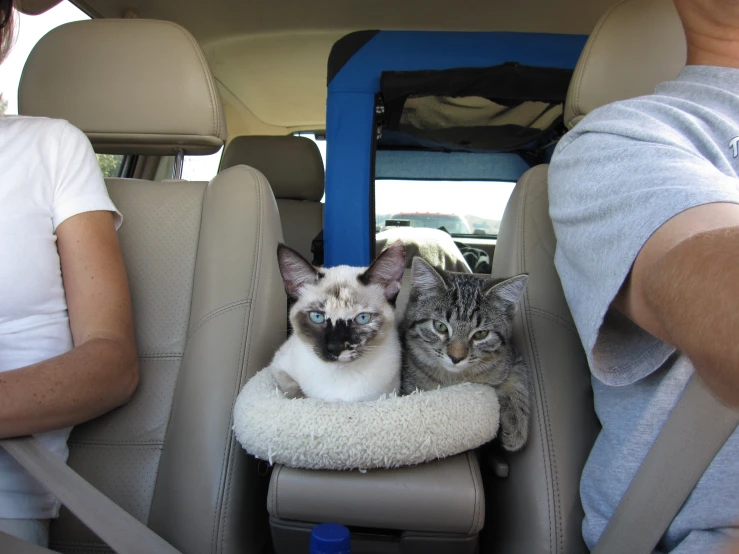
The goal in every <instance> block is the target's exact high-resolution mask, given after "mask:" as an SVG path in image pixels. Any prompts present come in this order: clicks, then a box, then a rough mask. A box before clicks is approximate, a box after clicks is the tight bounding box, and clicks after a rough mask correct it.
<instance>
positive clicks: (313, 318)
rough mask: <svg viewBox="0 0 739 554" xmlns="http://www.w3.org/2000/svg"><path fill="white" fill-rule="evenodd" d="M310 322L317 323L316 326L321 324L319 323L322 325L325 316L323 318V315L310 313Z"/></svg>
mask: <svg viewBox="0 0 739 554" xmlns="http://www.w3.org/2000/svg"><path fill="white" fill-rule="evenodd" d="M310 320H311V321H312V322H313V323H318V324H321V323H323V322H324V321H326V316H325V315H323V314H322V313H321V312H311V313H310Z"/></svg>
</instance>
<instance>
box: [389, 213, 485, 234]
mask: <svg viewBox="0 0 739 554" xmlns="http://www.w3.org/2000/svg"><path fill="white" fill-rule="evenodd" d="M396 221H401V222H402V221H408V222H409V223H410V226H411V227H428V228H430V229H441V228H442V227H443V228H445V229H446V230H447V231H449V232H450V233H452V234H467V235H468V234H470V233H471V232H472V231H471V230H470V226H469V224H468V223H467V220H466V219H465V218H464V217H462V216H459V215H451V214H450V215H444V214H421V213H415V214H410V213H407V214H404V213H400V214H394V215H393V216H392V218H391V219H390V223H389V222H388V220H385V225H386V226H391V224H392V223H393V222H396Z"/></svg>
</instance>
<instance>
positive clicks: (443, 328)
mask: <svg viewBox="0 0 739 554" xmlns="http://www.w3.org/2000/svg"><path fill="white" fill-rule="evenodd" d="M434 329H436V330H437V331H438V332H439V333H446V332H447V330H448V327H447V326H446V324H445V323H442V322H441V321H434Z"/></svg>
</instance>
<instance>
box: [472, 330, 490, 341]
mask: <svg viewBox="0 0 739 554" xmlns="http://www.w3.org/2000/svg"><path fill="white" fill-rule="evenodd" d="M489 334H490V331H478V332H477V333H475V334H474V335H472V338H473V339H475V340H482V339H484V338H487V336H488V335H489Z"/></svg>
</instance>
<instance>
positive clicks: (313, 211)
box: [221, 136, 324, 261]
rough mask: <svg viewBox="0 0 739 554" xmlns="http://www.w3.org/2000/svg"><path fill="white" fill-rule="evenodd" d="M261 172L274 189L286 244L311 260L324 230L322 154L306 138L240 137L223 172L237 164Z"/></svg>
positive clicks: (225, 157) (227, 155) (228, 152)
mask: <svg viewBox="0 0 739 554" xmlns="http://www.w3.org/2000/svg"><path fill="white" fill-rule="evenodd" d="M238 164H243V165H248V166H251V167H253V168H256V169H258V170H259V171H261V172H262V173H263V174H264V175H265V176H266V177H267V180H268V181H269V184H270V185H271V186H272V192H273V193H274V195H275V198H276V199H277V208H278V209H279V210H280V219H281V220H282V233H283V235H284V237H285V244H287V245H288V246H290V247H292V248H294V249H295V250H297V251H298V252H300V254H302V255H303V256H304V257H305V259H307V260H308V261H312V260H313V254H312V253H311V243H312V242H313V239H314V238H316V236H317V235H318V233H320V232H321V230H322V229H323V204H322V203H321V198H323V188H324V170H323V159H322V158H321V152H320V151H319V150H318V147H317V146H316V143H315V142H313V141H312V140H310V139H308V138H306V137H294V136H277V137H269V136H253V137H236V138H235V139H233V140H232V141H231V142H229V143H228V146H226V150H225V151H224V152H223V158H222V159H221V171H223V170H225V169H228V168H229V167H233V166H234V165H238Z"/></svg>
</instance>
